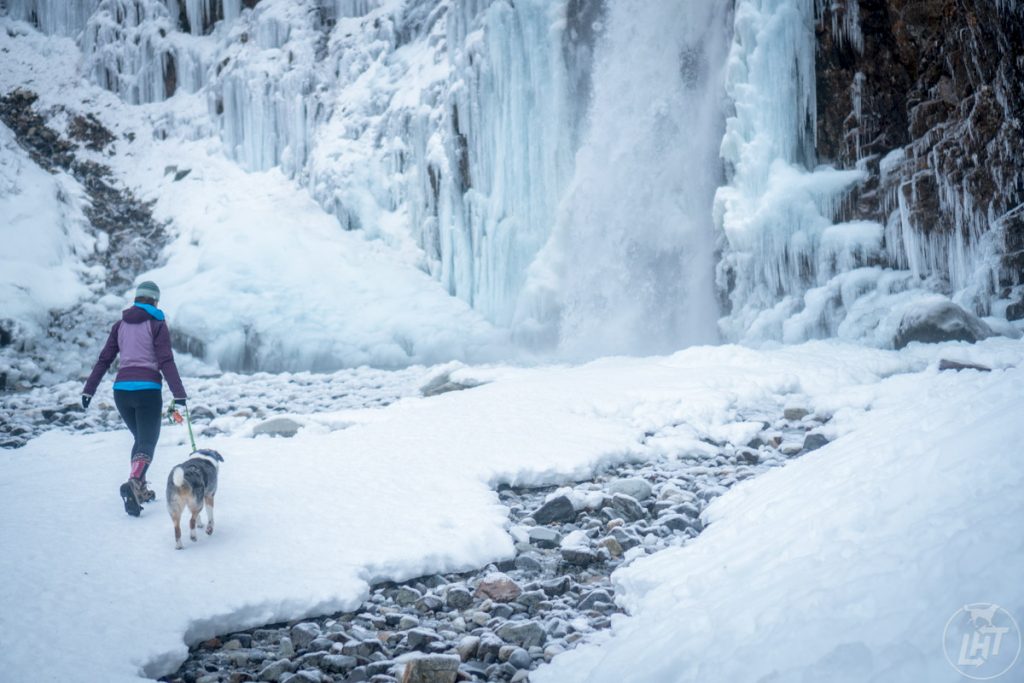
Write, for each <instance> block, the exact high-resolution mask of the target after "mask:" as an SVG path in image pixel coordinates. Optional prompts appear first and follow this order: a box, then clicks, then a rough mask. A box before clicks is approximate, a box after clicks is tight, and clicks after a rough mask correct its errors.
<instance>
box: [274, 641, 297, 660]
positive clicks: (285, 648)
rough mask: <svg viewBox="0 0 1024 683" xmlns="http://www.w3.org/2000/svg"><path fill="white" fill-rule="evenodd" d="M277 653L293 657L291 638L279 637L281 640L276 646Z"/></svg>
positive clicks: (293, 650)
mask: <svg viewBox="0 0 1024 683" xmlns="http://www.w3.org/2000/svg"><path fill="white" fill-rule="evenodd" d="M277 653H278V654H279V655H281V656H282V657H294V656H295V645H294V644H293V643H292V639H291V638H289V637H288V636H284V637H283V638H281V642H280V643H279V644H278V646H277Z"/></svg>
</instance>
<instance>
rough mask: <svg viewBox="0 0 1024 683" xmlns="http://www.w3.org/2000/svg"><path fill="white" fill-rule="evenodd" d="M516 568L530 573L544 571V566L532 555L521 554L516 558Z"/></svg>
mask: <svg viewBox="0 0 1024 683" xmlns="http://www.w3.org/2000/svg"><path fill="white" fill-rule="evenodd" d="M516 569H518V570H519V571H521V572H527V573H529V574H539V573H541V572H542V571H544V566H543V565H542V564H541V563H540V561H539V560H538V559H537V558H536V557H533V556H532V555H526V554H523V555H520V556H518V557H517V558H516Z"/></svg>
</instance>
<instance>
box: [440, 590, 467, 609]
mask: <svg viewBox="0 0 1024 683" xmlns="http://www.w3.org/2000/svg"><path fill="white" fill-rule="evenodd" d="M445 604H446V605H448V609H466V608H467V607H469V606H470V605H472V604H473V594H472V593H470V592H469V591H468V590H466V589H465V588H463V587H461V586H458V587H455V588H449V589H448V592H447V593H446V594H445Z"/></svg>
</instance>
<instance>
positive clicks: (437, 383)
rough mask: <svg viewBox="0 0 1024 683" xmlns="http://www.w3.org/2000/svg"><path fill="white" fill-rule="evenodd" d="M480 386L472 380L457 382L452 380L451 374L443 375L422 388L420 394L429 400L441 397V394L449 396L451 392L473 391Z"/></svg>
mask: <svg viewBox="0 0 1024 683" xmlns="http://www.w3.org/2000/svg"><path fill="white" fill-rule="evenodd" d="M478 386H480V383H479V382H474V381H471V380H463V381H459V382H456V381H454V380H452V376H451V373H450V372H446V373H443V374H441V375H438V376H437V377H435V378H433V379H432V380H430V381H429V382H427V383H426V384H424V385H423V386H422V387H420V393H421V394H422V395H423V396H424V397H427V398H429V397H430V396H439V395H440V394H447V393H448V392H449V391H462V390H463V389H472V388H473V387H478Z"/></svg>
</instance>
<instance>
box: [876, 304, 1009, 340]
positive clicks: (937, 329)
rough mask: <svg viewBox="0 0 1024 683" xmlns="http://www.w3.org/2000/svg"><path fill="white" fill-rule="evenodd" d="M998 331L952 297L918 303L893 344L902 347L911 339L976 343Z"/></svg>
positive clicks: (905, 316) (906, 316)
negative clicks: (951, 299)
mask: <svg viewBox="0 0 1024 683" xmlns="http://www.w3.org/2000/svg"><path fill="white" fill-rule="evenodd" d="M994 334H995V332H993V331H992V328H991V327H989V326H988V324H987V323H985V322H984V321H983V320H981V319H980V318H979V317H978V316H976V315H974V314H973V313H969V312H967V311H965V310H964V309H963V308H961V307H960V306H957V305H956V304H955V303H953V302H952V301H948V300H943V301H935V302H933V303H929V304H925V305H918V306H915V307H913V308H912V309H911V310H909V311H907V312H906V313H904V315H903V319H902V320H901V321H900V326H899V329H898V330H897V332H896V338H895V339H894V340H893V345H894V346H895V347H896V348H897V349H902V348H903V347H904V346H906V345H907V344H909V343H911V342H921V343H924V344H937V343H939V342H946V341H965V342H968V343H971V344H973V343H974V342H976V341H979V340H981V339H985V338H987V337H991V336H993V335H994Z"/></svg>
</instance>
